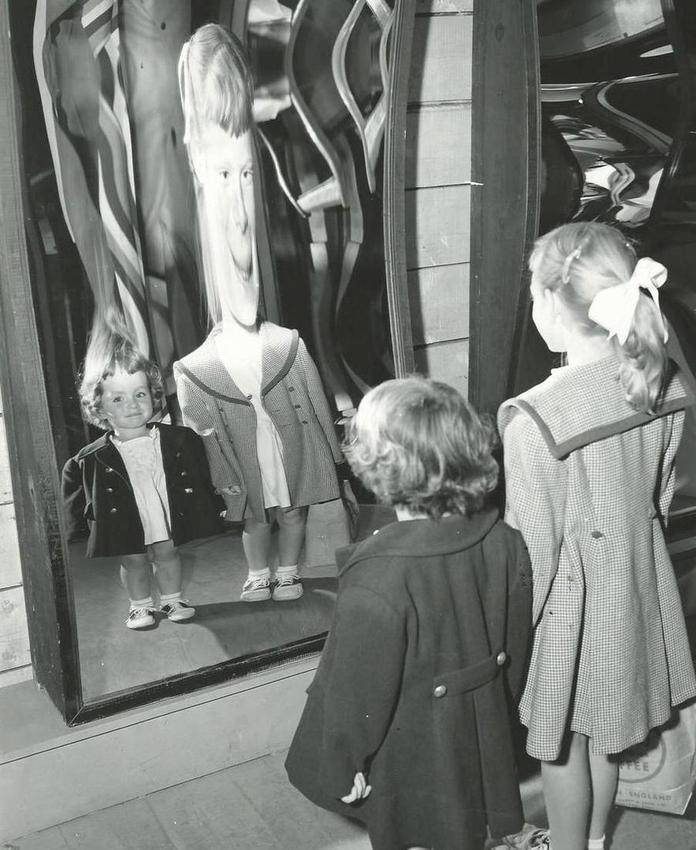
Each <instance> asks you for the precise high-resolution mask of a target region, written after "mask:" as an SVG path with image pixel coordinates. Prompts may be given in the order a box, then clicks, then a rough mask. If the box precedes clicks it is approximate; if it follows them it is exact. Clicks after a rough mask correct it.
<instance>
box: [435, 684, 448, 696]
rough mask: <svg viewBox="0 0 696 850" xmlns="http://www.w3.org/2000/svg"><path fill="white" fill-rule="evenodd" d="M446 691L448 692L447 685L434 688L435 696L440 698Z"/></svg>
mask: <svg viewBox="0 0 696 850" xmlns="http://www.w3.org/2000/svg"><path fill="white" fill-rule="evenodd" d="M446 693H447V685H437V686H436V687H435V688H434V689H433V696H434V697H438V698H439V697H444V696H445V694H446Z"/></svg>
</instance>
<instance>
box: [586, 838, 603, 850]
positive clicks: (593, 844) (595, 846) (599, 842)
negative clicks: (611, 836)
mask: <svg viewBox="0 0 696 850" xmlns="http://www.w3.org/2000/svg"><path fill="white" fill-rule="evenodd" d="M605 838H606V836H605V835H603V836H602V837H601V838H590V839H588V841H587V850H604V839H605Z"/></svg>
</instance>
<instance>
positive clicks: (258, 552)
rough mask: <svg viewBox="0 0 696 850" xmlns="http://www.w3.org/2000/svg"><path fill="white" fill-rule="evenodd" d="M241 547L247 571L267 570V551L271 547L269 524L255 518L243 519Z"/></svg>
mask: <svg viewBox="0 0 696 850" xmlns="http://www.w3.org/2000/svg"><path fill="white" fill-rule="evenodd" d="M242 547H243V549H244V554H245V555H246V559H247V564H248V566H249V572H260V571H261V570H267V569H268V553H269V552H270V549H271V524H270V523H268V522H257V521H256V520H255V519H246V520H244V531H243V532H242Z"/></svg>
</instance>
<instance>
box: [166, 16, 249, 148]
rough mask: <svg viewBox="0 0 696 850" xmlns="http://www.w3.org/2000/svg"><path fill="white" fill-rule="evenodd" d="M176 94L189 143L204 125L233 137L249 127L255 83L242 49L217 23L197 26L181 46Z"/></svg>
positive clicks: (234, 38) (233, 37)
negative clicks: (179, 97) (177, 93)
mask: <svg viewBox="0 0 696 850" xmlns="http://www.w3.org/2000/svg"><path fill="white" fill-rule="evenodd" d="M179 91H180V94H181V103H182V108H183V112H184V122H185V126H186V137H185V141H186V142H187V143H188V144H190V143H191V142H192V141H195V140H196V137H197V136H198V134H199V132H200V130H201V128H203V127H205V125H206V124H213V125H215V126H218V127H220V128H221V129H222V130H224V131H225V132H226V133H230V134H231V135H233V136H241V135H242V133H245V132H246V131H247V130H248V129H249V128H250V127H251V124H252V104H253V100H254V84H253V80H252V76H251V72H250V70H249V66H248V64H247V60H246V56H245V53H244V48H243V47H242V45H241V44H240V42H239V40H238V39H237V38H236V37H235V36H234V35H233V34H232V33H231V32H229V31H228V30H226V29H225V28H224V27H222V26H220V25H219V24H205V25H204V26H202V27H199V28H198V29H197V30H196V31H195V32H194V34H193V35H192V36H191V38H190V39H189V40H188V41H187V42H186V44H184V47H183V48H182V51H181V55H180V56H179Z"/></svg>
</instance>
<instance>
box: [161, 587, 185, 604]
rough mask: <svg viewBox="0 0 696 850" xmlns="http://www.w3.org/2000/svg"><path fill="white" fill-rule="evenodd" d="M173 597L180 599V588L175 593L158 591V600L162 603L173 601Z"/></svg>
mask: <svg viewBox="0 0 696 850" xmlns="http://www.w3.org/2000/svg"><path fill="white" fill-rule="evenodd" d="M175 599H181V591H180V590H179V591H177V592H176V593H160V602H161V604H162V605H166V604H167V602H173V601H174V600H175Z"/></svg>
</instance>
